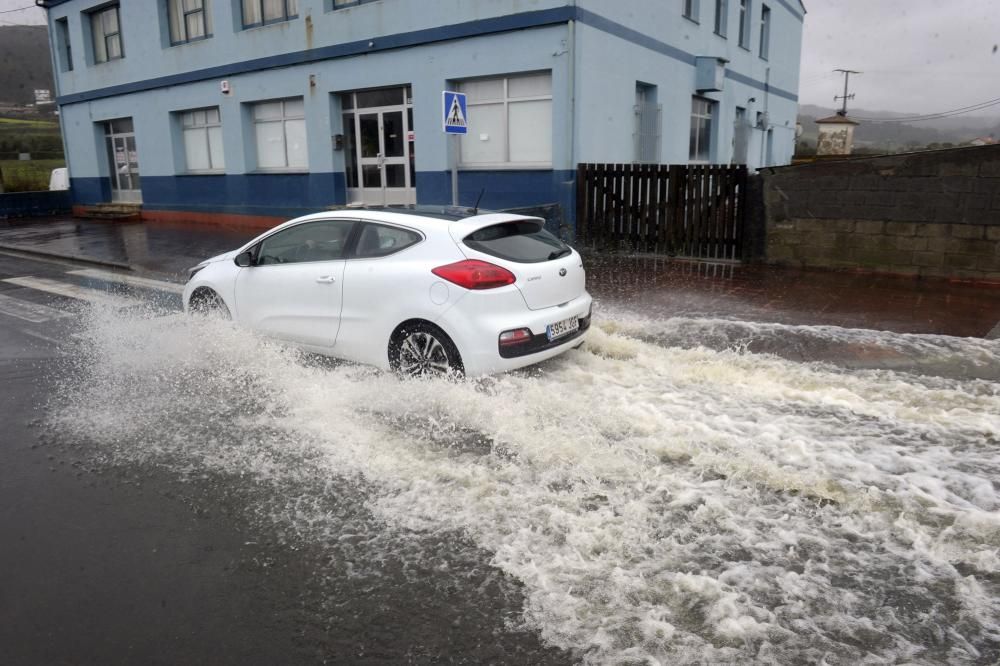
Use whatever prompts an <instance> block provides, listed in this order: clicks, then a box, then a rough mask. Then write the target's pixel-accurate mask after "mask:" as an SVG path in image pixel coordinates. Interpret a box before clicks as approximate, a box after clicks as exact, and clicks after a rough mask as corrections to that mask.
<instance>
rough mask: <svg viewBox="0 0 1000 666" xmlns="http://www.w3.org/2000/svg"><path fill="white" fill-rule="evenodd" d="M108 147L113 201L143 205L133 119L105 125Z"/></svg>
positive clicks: (124, 119) (114, 121)
mask: <svg viewBox="0 0 1000 666" xmlns="http://www.w3.org/2000/svg"><path fill="white" fill-rule="evenodd" d="M105 141H106V144H107V147H108V175H109V178H110V180H111V201H113V202H120V203H142V189H141V184H140V176H139V155H138V151H137V150H136V145H135V132H134V129H133V126H132V119H131V118H123V119H121V120H112V121H110V122H108V123H105Z"/></svg>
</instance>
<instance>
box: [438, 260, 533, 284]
mask: <svg viewBox="0 0 1000 666" xmlns="http://www.w3.org/2000/svg"><path fill="white" fill-rule="evenodd" d="M431 272H432V273H434V275H437V276H438V277H439V278H443V279H445V280H447V281H448V282H452V283H454V284H457V285H458V286H460V287H465V288H466V289H496V288H497V287H506V286H507V285H509V284H514V283H515V282H516V281H517V278H516V277H514V274H513V273H511V272H510V271H508V270H507V269H506V268H501V267H500V266H495V265H493V264H490V263H487V262H485V261H479V260H478V259H466V260H465V261H459V262H458V263H455V264H448V265H447V266H438V267H437V268H435V269H434V270H432V271H431Z"/></svg>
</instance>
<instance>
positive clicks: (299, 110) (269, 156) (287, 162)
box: [253, 97, 309, 169]
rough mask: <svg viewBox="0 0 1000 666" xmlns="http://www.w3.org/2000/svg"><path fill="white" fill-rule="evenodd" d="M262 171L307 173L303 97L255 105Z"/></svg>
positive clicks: (255, 124) (260, 167)
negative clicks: (295, 170) (298, 171)
mask: <svg viewBox="0 0 1000 666" xmlns="http://www.w3.org/2000/svg"><path fill="white" fill-rule="evenodd" d="M253 122H254V134H255V135H256V139H257V167H258V168H259V169H305V168H306V167H308V166H309V158H308V154H307V150H306V116H305V106H304V105H303V103H302V98H301V97H296V98H293V99H283V100H277V101H274V102H260V103H258V104H254V105H253Z"/></svg>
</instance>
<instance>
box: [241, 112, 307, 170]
mask: <svg viewBox="0 0 1000 666" xmlns="http://www.w3.org/2000/svg"><path fill="white" fill-rule="evenodd" d="M288 102H299V103H302V105H303V106H302V113H301V114H290V113H288V111H287V103H288ZM278 103H280V104H281V117H280V118H265V119H258V118H257V106H258V105H259V104H278ZM305 113H306V112H305V100H304V99H303V98H302V97H285V98H283V99H266V100H260V101H258V102H253V103H252V104H250V114H251V120H252V121H253V136H254V146H255V148H256V150H257V171H258V172H261V173H268V172H279V173H280V172H284V171H308V170H309V155H308V150H307V153H306V162H305V164H291V165H290V164H289V163H288V121H289V120H301V121H302V122H303V126H304V125H305V119H306V115H305ZM273 123H281V147H282V150H283V152H284V156H285V160H284V161H285V165H284V166H278V167H262V166H260V135H259V134H258V132H257V128H258V127H259V126H261V125H267V124H273ZM305 130H306V131H307V132H308V128H305ZM308 145H309V144H308V141H307V142H306V146H307V147H308Z"/></svg>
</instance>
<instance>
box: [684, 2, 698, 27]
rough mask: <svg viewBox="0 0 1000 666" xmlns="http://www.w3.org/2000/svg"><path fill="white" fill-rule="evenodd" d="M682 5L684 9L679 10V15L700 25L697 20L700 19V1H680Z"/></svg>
mask: <svg viewBox="0 0 1000 666" xmlns="http://www.w3.org/2000/svg"><path fill="white" fill-rule="evenodd" d="M682 1H683V3H684V8H683V9H682V10H681V14H682V15H683V16H684V18H686V19H690V20H691V21H694V22H695V23H700V21H699V18H700V17H701V0H682Z"/></svg>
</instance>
